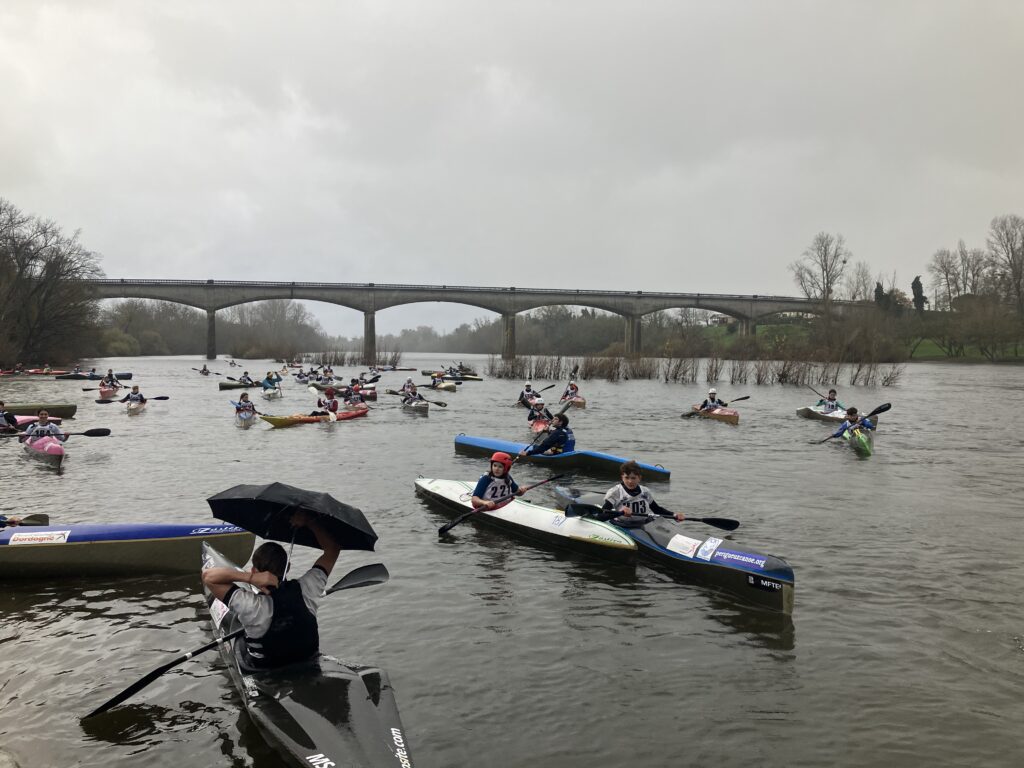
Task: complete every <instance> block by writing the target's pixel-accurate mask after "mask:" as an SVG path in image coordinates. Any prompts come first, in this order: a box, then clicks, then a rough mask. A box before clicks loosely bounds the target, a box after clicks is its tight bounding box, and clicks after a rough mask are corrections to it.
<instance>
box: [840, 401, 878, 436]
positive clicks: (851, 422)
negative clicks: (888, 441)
mask: <svg viewBox="0 0 1024 768" xmlns="http://www.w3.org/2000/svg"><path fill="white" fill-rule="evenodd" d="M874 428H875V425H874V423H873V422H872V421H871V419H869V418H868V417H867V416H860V415H858V414H857V409H856V408H854V407H853V406H852V405H851V406H850V407H849V408H847V409H846V421H844V422H843V423H842V424H840V425H839V429H838V430H837V431H836V433H835V434H834V435H832V437H842V436H843V433H844V432H846V430H848V429H870V430H873V429H874Z"/></svg>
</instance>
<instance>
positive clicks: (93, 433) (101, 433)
mask: <svg viewBox="0 0 1024 768" xmlns="http://www.w3.org/2000/svg"><path fill="white" fill-rule="evenodd" d="M109 434H110V430H109V429H107V428H106V427H96V428H95V429H87V430H85V432H65V433H64V437H71V436H72V435H77V436H79V437H106V436H107V435H109ZM0 437H25V433H24V432H16V433H14V434H10V435H0ZM29 437H31V435H29Z"/></svg>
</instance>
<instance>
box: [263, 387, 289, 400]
mask: <svg viewBox="0 0 1024 768" xmlns="http://www.w3.org/2000/svg"><path fill="white" fill-rule="evenodd" d="M260 394H261V395H263V397H264V399H266V400H274V399H276V398H278V397H284V392H282V391H281V388H280V387H274V388H273V389H264V390H263V391H262V392H260Z"/></svg>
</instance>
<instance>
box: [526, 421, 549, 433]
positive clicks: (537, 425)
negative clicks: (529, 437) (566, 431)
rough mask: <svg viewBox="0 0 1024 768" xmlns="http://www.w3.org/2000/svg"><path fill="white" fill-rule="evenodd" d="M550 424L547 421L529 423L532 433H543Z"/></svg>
mask: <svg viewBox="0 0 1024 768" xmlns="http://www.w3.org/2000/svg"><path fill="white" fill-rule="evenodd" d="M550 423H551V422H550V421H548V420H547V419H534V420H533V421H531V422H530V429H531V430H532V431H533V432H534V433H537V432H543V431H544V430H545V429H547V428H548V424H550Z"/></svg>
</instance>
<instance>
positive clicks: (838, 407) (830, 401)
mask: <svg viewBox="0 0 1024 768" xmlns="http://www.w3.org/2000/svg"><path fill="white" fill-rule="evenodd" d="M814 407H815V408H821V412H822V413H832V412H834V411H845V410H846V406H845V405H843V404H842V403H840V402H839V400H837V399H836V391H835V390H834V389H830V390H829V391H828V397H826V398H822V399H821V400H819V401H818V402H817V403H816V404H815V406H814Z"/></svg>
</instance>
